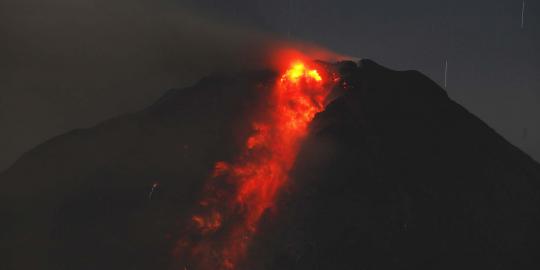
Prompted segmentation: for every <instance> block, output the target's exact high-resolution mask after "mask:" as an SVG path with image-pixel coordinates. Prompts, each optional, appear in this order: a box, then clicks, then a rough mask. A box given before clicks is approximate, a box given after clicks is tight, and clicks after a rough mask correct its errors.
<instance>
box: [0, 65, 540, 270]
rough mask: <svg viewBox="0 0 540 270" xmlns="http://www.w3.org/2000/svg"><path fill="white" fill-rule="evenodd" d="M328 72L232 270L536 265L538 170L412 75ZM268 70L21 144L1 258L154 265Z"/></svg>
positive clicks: (350, 68) (7, 192) (232, 147)
mask: <svg viewBox="0 0 540 270" xmlns="http://www.w3.org/2000/svg"><path fill="white" fill-rule="evenodd" d="M336 67H337V68H339V69H340V73H341V75H342V78H343V83H344V85H345V86H343V87H341V88H337V89H335V92H336V97H337V98H336V99H335V100H334V101H333V102H332V103H330V104H329V105H328V107H327V109H326V110H325V111H324V112H322V113H320V114H319V115H318V116H317V117H316V119H315V120H314V122H313V125H312V129H311V133H310V136H309V138H308V139H307V141H306V142H305V144H304V147H303V150H302V151H301V153H300V155H299V157H298V161H297V165H296V166H295V169H294V172H293V180H292V181H291V183H290V185H289V186H288V187H287V189H286V190H285V191H284V192H283V194H281V196H280V201H279V205H278V207H277V211H276V212H275V213H268V215H267V216H266V218H265V219H264V221H263V223H262V225H261V230H260V234H259V236H258V238H257V239H256V241H255V243H254V245H253V248H252V249H251V252H250V256H249V258H248V260H247V261H246V265H245V266H244V268H245V269H280V270H281V269H418V268H421V269H434V268H435V269H455V268H462V269H472V268H475V269H488V268H493V269H520V268H521V269H526V268H531V267H532V266H535V265H536V266H537V265H538V261H535V260H537V259H536V258H535V256H534V255H535V252H536V251H537V250H539V248H540V247H539V244H538V243H540V237H539V234H538V233H537V228H538V227H539V226H540V165H538V164H537V163H536V162H534V161H533V160H532V159H530V158H529V157H528V156H527V155H526V154H524V153H523V152H521V151H520V150H519V149H517V148H515V147H514V146H512V145H511V144H509V143H508V142H507V141H505V140H504V139H503V138H502V137H501V136H499V135H498V134H496V133H495V132H494V131H493V130H492V129H490V128H489V127H488V126H486V125H485V124H484V123H483V122H481V121H480V120H479V119H478V118H476V117H475V116H473V115H472V114H470V113H468V112H467V111H466V110H465V109H463V108H462V107H461V106H459V105H458V104H456V103H455V102H453V101H451V100H450V99H449V98H448V97H447V95H446V93H445V92H444V90H442V89H441V88H440V87H438V86H437V85H436V84H435V83H433V82H432V81H431V80H429V79H428V78H426V77H425V76H423V75H421V74H420V73H418V72H414V71H405V72H396V71H392V70H388V69H386V68H383V67H381V66H379V65H377V64H375V63H373V62H371V61H369V60H363V61H361V62H360V63H359V65H358V66H357V65H356V64H354V63H351V62H345V63H340V64H339V65H337V66H336ZM274 79H275V74H273V73H271V72H246V73H241V74H236V75H230V76H212V77H209V78H206V79H203V80H202V81H200V82H199V83H198V84H196V85H194V86H193V87H190V88H187V89H182V90H173V91H170V92H169V93H168V94H167V95H165V96H164V97H163V98H162V99H160V100H159V101H158V102H156V103H155V104H154V105H152V106H151V107H149V108H148V109H146V110H143V111H141V112H138V113H134V114H130V115H126V116H122V117H119V118H117V119H113V120H109V121H107V122H104V123H103V124H101V125H99V126H96V127H94V128H91V129H85V130H77V131H73V132H71V133H68V134H65V135H62V136H59V137H57V138H54V139H52V140H50V141H48V142H46V143H44V144H43V145H41V146H39V147H37V148H36V149H34V150H33V151H31V152H29V153H27V154H26V155H25V156H24V157H22V158H21V159H20V160H19V161H18V162H17V163H16V164H15V165H14V166H13V167H12V168H10V169H9V170H7V171H6V172H4V173H3V174H2V175H0V181H1V184H2V187H3V188H2V191H0V192H1V200H2V204H1V206H0V213H1V214H2V216H4V217H5V220H6V221H5V222H2V224H1V225H0V226H1V228H0V229H1V234H0V237H1V239H2V241H1V243H2V244H1V246H2V249H3V250H2V256H3V257H5V258H2V260H1V261H2V262H1V263H0V266H3V265H1V264H5V267H2V268H3V269H4V268H6V269H168V267H169V266H170V265H171V255H170V251H171V250H172V249H173V247H174V243H175V240H176V239H178V232H179V231H180V224H181V223H180V222H181V221H183V220H185V219H186V217H187V215H189V211H190V209H191V207H192V206H193V204H194V202H195V201H196V199H197V198H198V197H199V191H200V189H201V187H202V184H203V182H204V180H205V179H206V178H207V176H208V174H209V172H210V170H211V168H212V165H213V163H214V162H215V161H217V160H228V159H230V158H231V157H233V156H234V155H235V154H236V152H235V151H236V150H237V149H239V148H240V147H239V146H240V145H241V144H242V142H243V141H245V137H246V136H247V134H248V131H249V126H247V125H246V123H248V122H249V121H246V120H247V119H249V118H250V117H251V114H252V113H254V108H256V107H257V105H258V102H264V95H265V94H268V92H269V91H268V89H269V88H271V87H272V82H273V81H274ZM344 88H347V89H344ZM156 182H157V183H159V186H158V187H157V188H156V190H155V192H154V193H153V194H152V197H151V198H149V192H150V190H151V187H152V185H153V184H154V183H156Z"/></svg>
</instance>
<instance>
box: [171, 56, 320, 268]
mask: <svg viewBox="0 0 540 270" xmlns="http://www.w3.org/2000/svg"><path fill="white" fill-rule="evenodd" d="M324 81H325V80H324V79H323V77H322V74H321V73H320V72H319V71H318V70H317V69H313V68H310V67H308V66H307V65H306V64H305V63H303V62H301V61H295V62H293V63H292V65H291V66H290V67H289V69H288V70H286V71H285V72H284V73H283V75H282V76H281V78H280V79H279V81H278V82H277V83H276V86H275V88H274V91H273V93H272V97H271V100H270V102H269V106H270V107H269V108H270V109H269V110H268V112H267V115H265V117H264V120H260V121H256V122H254V123H252V127H253V134H252V135H251V136H250V137H249V138H248V139H247V141H246V143H245V148H244V150H243V151H242V152H241V155H240V157H239V158H238V160H237V161H235V162H233V163H230V164H229V163H226V162H222V161H220V162H217V163H216V164H215V167H214V172H213V174H212V178H213V179H219V180H220V181H225V182H226V183H227V184H228V185H231V186H232V191H231V190H230V187H229V190H226V191H224V190H221V187H220V186H219V185H210V186H208V187H207V188H206V193H207V194H205V196H207V197H205V198H204V199H203V200H201V202H200V206H201V208H202V209H203V214H200V215H195V216H193V217H192V223H193V225H194V227H195V229H196V231H198V233H199V237H198V238H197V239H196V240H193V237H192V238H187V237H186V238H183V239H181V240H180V241H179V243H178V248H177V249H178V250H179V251H178V252H179V253H183V254H180V256H181V257H184V260H185V261H186V262H187V264H189V265H190V266H195V267H194V268H193V269H227V270H229V269H235V268H236V266H237V264H238V262H239V261H240V260H241V259H242V258H243V257H245V255H246V251H247V247H248V245H249V242H250V240H251V239H252V237H253V235H254V234H255V232H256V231H257V225H258V223H259V221H260V219H261V217H262V216H263V214H264V213H265V211H267V210H268V209H270V208H272V207H273V206H274V201H275V199H276V196H277V193H278V192H279V190H280V188H281V187H282V186H283V185H284V184H285V183H286V181H287V180H288V178H289V176H288V174H289V171H290V170H291V168H292V166H293V164H294V162H295V160H296V157H297V154H298V151H299V148H300V144H301V142H302V139H303V138H305V136H306V135H307V132H308V126H309V124H310V122H311V121H312V120H313V118H314V117H315V115H316V114H317V113H318V112H320V111H322V110H323V109H324V102H325V100H326V97H327V95H328V94H329V89H327V87H325V84H324Z"/></svg>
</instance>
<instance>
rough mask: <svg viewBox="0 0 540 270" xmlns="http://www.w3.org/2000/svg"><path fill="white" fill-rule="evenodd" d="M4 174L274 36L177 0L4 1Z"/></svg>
mask: <svg viewBox="0 0 540 270" xmlns="http://www.w3.org/2000/svg"><path fill="white" fill-rule="evenodd" d="M0 7H1V8H0V18H1V19H0V20H1V22H0V27H1V28H0V33H1V34H2V36H3V40H5V42H2V43H0V58H1V59H3V60H2V62H3V63H2V65H1V66H0V74H2V79H1V80H0V89H1V90H0V130H2V132H1V133H0V149H2V154H1V155H0V171H1V170H3V169H5V168H7V167H8V166H9V165H10V164H11V163H12V162H13V161H14V160H15V159H16V158H17V157H18V156H20V155H21V154H22V153H23V152H25V151H27V150H29V149H31V148H32V147H33V146H35V145H37V144H39V143H41V142H43V141H44V140H46V139H47V138H50V137H52V136H54V135H57V134H60V133H62V132H65V131H67V130H69V129H73V128H81V127H88V126H92V125H93V124H95V123H97V122H98V121H101V120H103V119H106V118H109V117H112V116H115V115H118V114H121V113H125V112H129V111H134V110H137V109H140V108H143V107H145V106H147V105H148V104H149V103H151V101H152V100H156V99H157V98H158V97H159V96H160V95H162V94H163V93H164V92H165V91H166V90H167V89H170V88H173V87H182V86H185V85H188V84H191V83H193V82H194V81H195V80H197V79H199V78H200V77H202V76H205V75H207V74H209V73H212V72H215V71H234V70H238V69H244V68H253V67H256V66H258V65H260V64H261V63H264V61H265V59H263V57H264V55H265V53H264V51H266V50H268V49H269V44H274V41H275V40H276V39H275V37H272V36H271V35H269V34H263V33H261V32H259V31H256V30H254V29H249V28H246V27H238V26H237V25H234V24H233V23H232V22H224V21H217V20H214V21H212V20H210V19H208V18H207V16H205V15H204V14H202V12H200V11H197V12H196V11H193V10H192V9H188V8H185V7H184V6H182V5H179V4H177V3H175V2H174V1H168V0H161V1H143V0H134V1H133V0H130V1H127V0H116V1H105V0H78V1H68V0H53V1H38V0H0Z"/></svg>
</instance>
